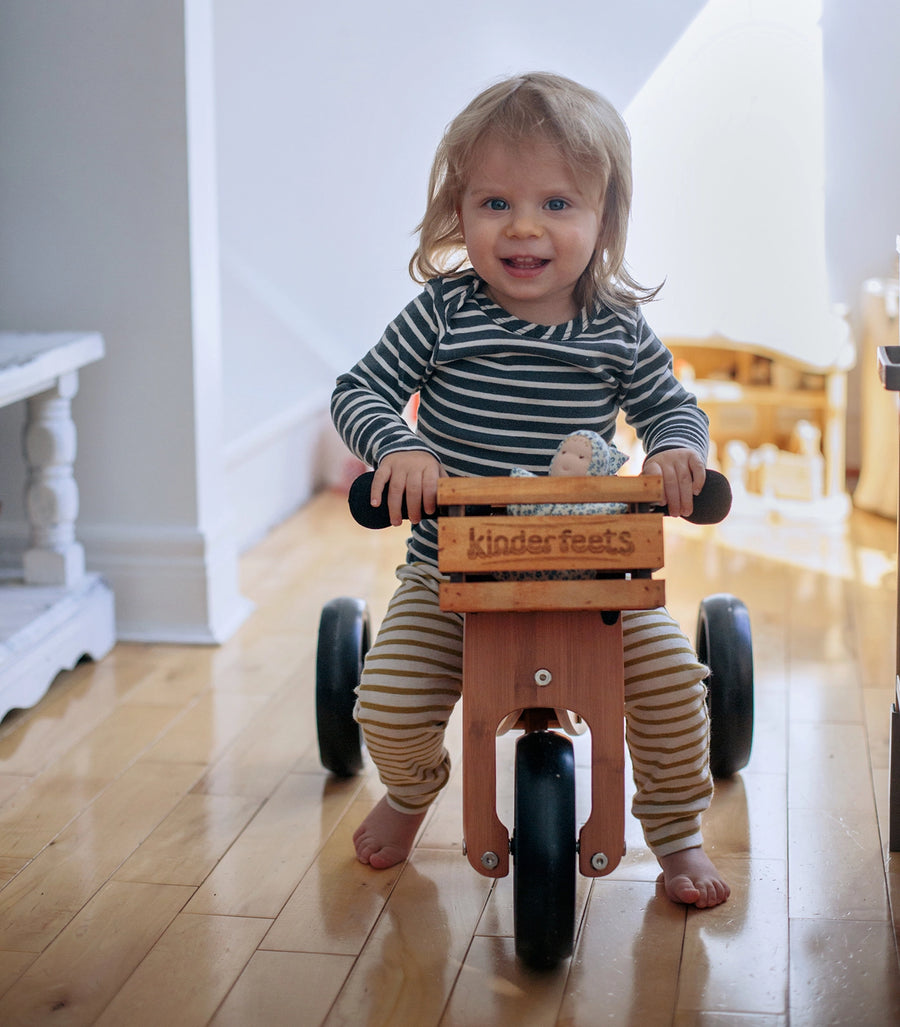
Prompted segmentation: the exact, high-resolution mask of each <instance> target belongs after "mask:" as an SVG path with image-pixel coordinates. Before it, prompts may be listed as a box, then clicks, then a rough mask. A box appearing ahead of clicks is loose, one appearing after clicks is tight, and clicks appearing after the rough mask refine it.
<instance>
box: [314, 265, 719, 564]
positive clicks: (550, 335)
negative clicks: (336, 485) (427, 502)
mask: <svg viewBox="0 0 900 1027" xmlns="http://www.w3.org/2000/svg"><path fill="white" fill-rule="evenodd" d="M415 392H419V394H420V400H419V411H418V425H417V430H416V431H413V430H412V429H411V428H410V427H409V425H408V424H407V423H406V421H405V420H404V418H403V416H402V412H403V410H404V408H405V406H406V403H407V401H408V400H409V398H410V396H412V395H413V394H414V393H415ZM620 409H621V410H622V411H623V412H624V414H625V417H626V420H627V421H628V423H629V424H631V425H632V426H633V427H634V428H635V430H636V432H637V434H638V437H639V438H640V439H641V441H642V443H643V446H644V450H645V452H647V453H648V454H653V453H657V452H660V451H662V450H665V449H675V448H679V447H687V448H690V449H694V450H696V451H697V452H698V453H700V454H701V456H702V457H703V458H704V459H705V458H706V454H707V449H708V446H709V433H708V421H707V418H706V415H705V414H704V413H703V411H701V410H700V409H699V408H698V407H697V402H696V399H695V398H694V397H693V396H692V395H691V394H690V393H689V392H687V391H686V390H685V389H684V387H683V386H682V385H681V384H680V383H679V382H678V380H677V379H676V378H675V376H674V374H673V373H672V357H671V354H670V353H669V351H668V350H667V349H666V348H665V346H663V344H662V343H661V342H660V341H659V339H658V338H657V337H656V336H655V335H654V334H653V332H652V331H651V330H650V328H649V327H648V325H647V323H646V321H645V320H644V317H643V314H642V313H641V311H640V309H639V308H635V309H632V310H629V309H626V308H622V309H616V310H613V309H611V308H609V307H600V308H598V309H597V310H596V311H595V312H594V313H593V315H591V316H589V315H587V314H585V313H582V314H580V315H578V316H577V317H576V318H574V319H573V320H572V321H568V322H566V323H565V324H561V325H553V326H550V327H548V326H546V325H535V324H529V323H528V322H526V321H521V320H519V319H518V318H516V317H514V316H513V315H512V314H509V313H507V312H506V311H505V310H503V309H502V308H501V307H499V306H497V304H496V303H494V302H493V301H492V300H490V299H489V298H488V297H487V295H486V294H485V293H484V291H483V288H482V282H481V280H480V279H479V278H478V277H477V276H476V275H475V274H474V272H468V273H466V274H464V275H461V276H459V277H455V278H435V279H432V280H431V281H430V282H429V283H428V284H427V285H426V287H425V289H424V291H423V292H422V293H421V294H420V295H419V296H418V297H417V298H416V299H414V300H413V301H412V302H411V303H410V304H409V305H408V306H407V307H406V308H405V309H404V310H403V311H402V312H401V313H400V315H399V316H398V317H397V318H396V319H395V320H394V321H393V322H391V324H390V325H389V326H388V328H387V329H386V331H385V333H384V335H383V336H382V338H381V341H380V342H379V343H378V344H377V345H376V346H375V347H374V348H373V349H371V350H370V351H369V352H368V353H367V354H366V356H365V357H363V358H362V360H360V361H359V363H357V364H356V366H355V367H353V368H352V369H351V370H350V371H348V372H347V373H346V374H342V375H341V376H340V377H339V378H338V380H337V386H336V388H335V390H334V394H333V396H332V401H331V412H332V416H333V418H334V423H335V425H336V427H337V429H338V432H339V433H340V435H341V437H342V438H343V439H344V441H345V443H346V444H347V445H348V447H349V448H350V449H351V450H352V451H353V452H354V453H355V454H356V455H357V456H358V457H359V458H360V459H361V460H364V461H365V462H366V463H368V464H372V465H373V466H374V465H377V464H378V463H379V462H380V461H381V460H382V459H383V458H384V457H385V456H386V455H387V454H388V453H393V452H397V451H399V450H410V449H424V450H427V451H429V452H431V453H433V454H434V455H435V456H436V457H437V458H438V460H440V462H441V464H442V465H443V467H444V469H445V470H446V472H447V473H448V474H451V475H469V476H472V475H506V474H508V473H509V472H510V470H511V469H512V468H513V467H522V468H524V469H525V470H528V471H532V472H534V473H535V474H546V473H547V470H548V467H549V464H550V461H551V459H552V458H553V454H554V453H555V452H556V449H557V446H558V445H559V443H560V441H561V440H562V439H563V437H564V436H566V435H568V434H569V433H570V432H573V431H577V430H578V429H583V428H588V429H590V430H592V431H595V432H597V433H599V434H600V435H602V436H603V438H605V439H606V440H607V441H612V438H613V435H614V434H615V426H616V416H617V414H618V411H619V410H620ZM408 549H409V555H408V559H409V560H425V561H427V562H429V563H436V562H437V532H436V528H435V524H434V521H433V520H427V519H426V520H423V521H422V522H421V523H420V524H418V525H415V526H414V527H413V534H412V538H411V539H410V540H409V547H408Z"/></svg>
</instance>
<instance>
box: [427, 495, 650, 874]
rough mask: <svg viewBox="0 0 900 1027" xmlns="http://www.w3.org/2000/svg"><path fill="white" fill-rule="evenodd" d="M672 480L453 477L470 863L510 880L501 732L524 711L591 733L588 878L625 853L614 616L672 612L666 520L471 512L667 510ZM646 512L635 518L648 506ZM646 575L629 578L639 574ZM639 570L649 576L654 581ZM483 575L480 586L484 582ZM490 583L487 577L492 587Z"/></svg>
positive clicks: (618, 641) (449, 554) (445, 520)
mask: <svg viewBox="0 0 900 1027" xmlns="http://www.w3.org/2000/svg"><path fill="white" fill-rule="evenodd" d="M662 498H663V494H662V479H661V478H656V477H647V478H614V477H597V478H580V479H573V478H550V477H543V478H533V479H532V478H468V479H467V478H442V479H441V480H440V482H439V483H438V504H439V506H440V507H447V508H448V512H449V514H450V516H447V517H442V518H441V519H440V521H439V524H438V544H439V556H438V565H439V567H440V569H441V570H442V571H444V572H445V573H450V574H451V576H452V579H457V580H451V581H450V582H447V583H442V584H441V592H440V597H441V607H442V609H445V610H456V611H460V612H465V613H466V626H465V645H464V652H463V680H464V681H465V683H466V684H465V689H466V693H465V694H466V699H465V702H464V703H463V718H464V727H463V739H464V742H463V747H464V755H463V824H464V831H465V840H466V851H467V856H468V860H469V862H470V864H471V865H472V866H473V867H474V868H475V869H476V870H477V871H478V872H479V873H481V874H485V875H486V876H489V877H505V876H506V875H507V874H508V873H509V831H508V830H507V828H506V827H505V826H504V824H503V823H502V822H501V821H500V819H499V817H498V816H497V813H496V753H495V739H496V734H497V728H498V727H499V725H500V724H501V722H503V721H504V720H506V718H508V717H509V716H510V714H516V713H517V711H522V710H525V711H526V724H527V726H528V728H529V729H533V728H534V727H536V726H539V725H535V724H532V723H530V722H528V720H527V717H528V714H529V712H535V713H538V712H543V713H544V714H546V712H548V711H549V710H554V711H558V714H557V715H559V714H562V715H563V716H565V711H571V713H574V714H576V715H577V716H578V717H580V718H581V719H582V720H583V721H584V722H585V723H586V724H587V725H588V726H590V727H591V794H592V796H593V803H592V807H591V814H590V816H589V818H588V820H587V822H586V823H585V824H584V826H583V827H582V829H581V832H580V835H579V839H580V840H579V846H578V851H579V856H578V863H579V869H580V871H581V873H582V874H584V875H585V876H590V877H598V876H601V875H603V874H608V873H610V872H611V871H612V870H614V869H615V867H616V866H617V865H618V863H619V861H620V859H621V857H622V855H623V852H624V749H623V737H622V717H623V714H624V677H623V670H622V664H623V661H622V626H621V617H618V616H612V617H605V616H604V611H609V610H612V611H618V610H623V609H648V608H653V607H656V606H661V605H663V603H664V602H665V585H664V582H662V581H658V580H653V579H651V578H650V576H649V572H650V571H653V570H658V569H659V568H660V567H662V565H663V533H662V515H661V514H659V513H628V514H621V515H589V514H585V515H577V514H576V515H573V516H549V517H544V516H535V517H517V516H509V515H508V514H507V515H506V516H490V515H483V514H482V515H476V516H466V513H467V505H481V504H487V505H491V506H506V505H507V504H509V503H512V502H515V503H545V502H560V501H564V502H629V503H633V504H638V503H653V502H661V501H662ZM636 508H637V507H635V509H636ZM575 568H580V569H588V568H589V569H592V570H598V571H602V572H606V573H608V574H610V575H613V574H614V575H615V577H611V578H610V579H603V578H600V579H597V578H593V579H589V580H574V581H573V580H510V581H496V580H483V578H484V575H486V574H487V575H488V576H490V575H493V574H495V573H497V572H499V573H504V572H512V573H513V574H516V573H519V572H522V571H526V572H529V571H545V570H551V569H556V570H565V569H575ZM628 568H631V569H637V571H638V572H639V573H638V574H636V575H635V576H633V577H631V578H627V577H626V574H627V569H628ZM640 572H647V573H646V576H643V574H642V573H640ZM473 576H474V579H475V580H472V578H473ZM479 579H481V580H479Z"/></svg>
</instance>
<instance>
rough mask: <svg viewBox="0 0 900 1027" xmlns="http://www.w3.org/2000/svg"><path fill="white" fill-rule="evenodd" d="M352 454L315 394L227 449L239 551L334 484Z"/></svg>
mask: <svg viewBox="0 0 900 1027" xmlns="http://www.w3.org/2000/svg"><path fill="white" fill-rule="evenodd" d="M348 457H349V454H348V453H347V450H346V449H345V447H344V444H343V443H342V442H341V441H340V439H339V438H338V436H337V433H336V432H335V430H334V427H333V425H332V423H331V417H330V414H329V411H328V396H327V395H324V394H321V395H316V396H314V397H312V398H311V399H309V400H308V401H306V402H304V403H301V404H298V405H297V406H295V407H294V408H292V409H290V410H288V411H285V412H283V413H281V414H279V415H277V416H275V417H273V418H271V419H270V420H269V421H266V422H265V423H264V424H262V425H260V426H259V427H257V428H256V429H254V430H253V431H252V432H248V433H247V434H246V435H245V436H243V437H242V438H240V439H238V440H237V441H235V442H233V443H232V444H231V445H229V446H228V447H226V450H225V475H226V488H227V495H228V499H229V505H230V510H231V518H232V525H233V528H234V535H235V539H236V541H237V548H238V552H244V551H245V550H247V549H249V548H250V546H252V545H254V544H255V543H256V542H258V541H259V540H260V539H261V538H262V537H263V536H264V535H265V534H266V533H267V532H268V531H270V530H271V529H272V528H273V527H275V525H277V524H280V523H281V522H282V521H283V520H285V518H287V517H289V516H290V515H291V514H292V513H294V512H295V511H296V510H298V509H299V508H300V507H301V506H302V505H303V504H304V503H306V502H307V501H308V500H309V499H310V498H311V497H312V496H313V495H314V494H315V493H316V492H317V491H319V490H320V489H322V488H324V487H326V486H328V485H331V484H334V483H335V482H336V481H337V480H338V477H337V470H339V465H340V464H341V462H342V461H343V460H344V459H345V458H348Z"/></svg>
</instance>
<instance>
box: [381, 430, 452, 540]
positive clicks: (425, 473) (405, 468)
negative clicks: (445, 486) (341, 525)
mask: <svg viewBox="0 0 900 1027" xmlns="http://www.w3.org/2000/svg"><path fill="white" fill-rule="evenodd" d="M443 477H445V475H444V471H443V469H442V468H441V465H440V463H439V462H438V460H437V459H436V458H435V457H433V456H432V455H431V453H426V452H425V451H424V450H422V449H411V450H404V451H403V452H400V453H389V454H388V455H387V456H386V457H385V458H384V460H382V461H381V463H380V464H379V465H378V468H377V470H376V471H375V476H374V477H373V478H372V506H379V505H380V504H381V496H382V493H383V492H384V486H385V485H388V483H390V484H389V485H388V511H389V513H390V515H391V524H392V525H394V526H395V527H396V526H397V525H398V524H402V523H403V517H402V515H401V513H400V508H401V506H402V505H403V496H404V495H405V496H406V511H407V514H408V516H409V519H410V521H411V522H412V523H413V524H418V523H419V521H420V520H421V519H422V517H423V516H427V515H431V514H433V513H434V512H435V510H436V509H437V483H438V478H443Z"/></svg>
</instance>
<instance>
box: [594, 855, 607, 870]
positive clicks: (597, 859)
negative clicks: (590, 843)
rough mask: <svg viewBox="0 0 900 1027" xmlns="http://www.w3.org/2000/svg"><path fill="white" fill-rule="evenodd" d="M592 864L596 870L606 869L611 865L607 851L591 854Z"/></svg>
mask: <svg viewBox="0 0 900 1027" xmlns="http://www.w3.org/2000/svg"><path fill="white" fill-rule="evenodd" d="M591 866H592V867H593V868H594V869H595V870H605V869H606V868H607V867H608V866H609V860H608V859H607V857H606V853H605V852H595V853H594V855H593V856H591Z"/></svg>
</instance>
